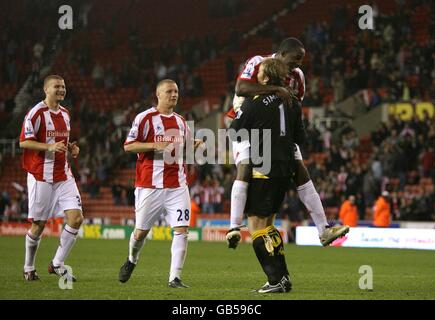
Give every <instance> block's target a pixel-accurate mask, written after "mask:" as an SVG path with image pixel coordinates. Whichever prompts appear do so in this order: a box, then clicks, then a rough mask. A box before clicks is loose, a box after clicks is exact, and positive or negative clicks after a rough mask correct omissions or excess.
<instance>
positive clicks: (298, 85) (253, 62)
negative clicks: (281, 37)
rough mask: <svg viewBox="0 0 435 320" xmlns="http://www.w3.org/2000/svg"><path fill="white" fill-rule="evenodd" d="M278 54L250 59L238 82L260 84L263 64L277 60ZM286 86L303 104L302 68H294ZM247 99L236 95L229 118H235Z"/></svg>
mask: <svg viewBox="0 0 435 320" xmlns="http://www.w3.org/2000/svg"><path fill="white" fill-rule="evenodd" d="M275 56H276V53H274V54H271V55H267V56H255V57H252V58H250V59H248V60H247V61H246V63H245V66H244V67H243V69H242V71H241V72H240V74H239V76H238V77H237V80H245V81H252V82H258V79H257V75H258V72H259V70H260V65H261V63H262V62H263V61H264V60H265V59H268V58H275ZM286 85H287V86H288V87H289V88H290V89H292V90H293V91H295V92H296V93H297V94H296V97H297V98H298V99H299V101H301V102H302V100H303V99H304V96H305V76H304V72H303V71H302V70H301V69H300V68H294V69H293V70H292V71H291V72H290V74H289V75H288V76H287V78H286ZM244 100H245V97H240V96H238V95H234V98H233V107H232V108H231V109H230V110H229V111H228V113H227V116H228V117H230V118H235V117H236V113H237V111H238V110H239V109H240V107H241V106H242V103H243V101H244Z"/></svg>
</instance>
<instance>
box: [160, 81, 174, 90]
mask: <svg viewBox="0 0 435 320" xmlns="http://www.w3.org/2000/svg"><path fill="white" fill-rule="evenodd" d="M167 83H173V84H177V83H176V82H175V81H174V80H171V79H163V80H160V81H159V82H158V83H157V87H156V91H157V90H159V88H160V87H161V86H163V85H164V84H167Z"/></svg>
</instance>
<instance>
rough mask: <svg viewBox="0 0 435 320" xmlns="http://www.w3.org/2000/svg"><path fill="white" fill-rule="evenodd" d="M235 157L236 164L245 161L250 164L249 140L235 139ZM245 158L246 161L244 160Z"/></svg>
mask: <svg viewBox="0 0 435 320" xmlns="http://www.w3.org/2000/svg"><path fill="white" fill-rule="evenodd" d="M232 146H233V158H234V163H235V164H236V166H237V165H238V164H239V163H240V162H242V161H243V163H246V164H248V163H249V161H248V160H249V158H250V151H251V144H250V143H249V141H248V140H244V141H242V142H237V141H233V144H232ZM244 160H245V161H244Z"/></svg>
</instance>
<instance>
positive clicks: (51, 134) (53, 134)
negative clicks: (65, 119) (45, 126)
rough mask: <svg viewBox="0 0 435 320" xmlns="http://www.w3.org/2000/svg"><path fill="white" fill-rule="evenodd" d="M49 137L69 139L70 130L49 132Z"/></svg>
mask: <svg viewBox="0 0 435 320" xmlns="http://www.w3.org/2000/svg"><path fill="white" fill-rule="evenodd" d="M47 137H49V138H52V137H56V138H58V137H62V138H68V137H69V131H68V130H47Z"/></svg>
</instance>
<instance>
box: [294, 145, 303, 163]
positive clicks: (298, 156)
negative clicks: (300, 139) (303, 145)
mask: <svg viewBox="0 0 435 320" xmlns="http://www.w3.org/2000/svg"><path fill="white" fill-rule="evenodd" d="M295 160H300V161H302V160H304V159H303V158H302V153H301V150H300V149H299V146H298V145H297V144H296V143H295Z"/></svg>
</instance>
